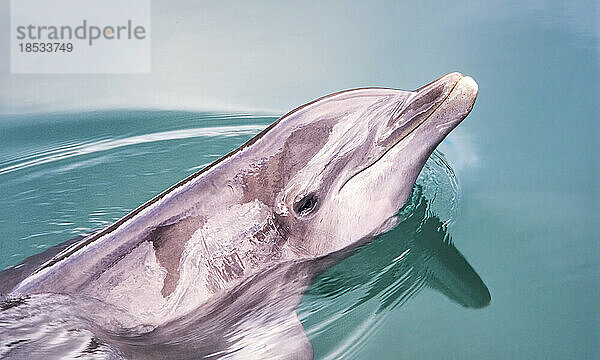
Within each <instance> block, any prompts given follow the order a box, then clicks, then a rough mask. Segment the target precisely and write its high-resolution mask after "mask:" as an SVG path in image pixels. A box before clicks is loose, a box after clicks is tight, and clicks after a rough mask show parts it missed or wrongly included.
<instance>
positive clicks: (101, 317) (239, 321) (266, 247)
mask: <svg viewBox="0 0 600 360" xmlns="http://www.w3.org/2000/svg"><path fill="white" fill-rule="evenodd" d="M476 95H477V85H476V84H475V82H474V81H473V80H472V79H471V78H469V77H465V76H463V75H461V74H458V73H452V74H449V75H446V76H444V77H442V78H440V79H438V80H436V81H434V82H432V83H430V84H428V85H426V86H424V87H422V88H420V89H418V90H415V91H401V90H394V89H381V88H365V89H356V90H349V91H343V92H339V93H335V94H332V95H328V96H325V97H323V98H320V99H317V100H315V101H313V102H311V103H308V104H306V105H303V106H301V107H299V108H297V109H295V110H293V111H292V112H290V113H288V114H286V115H285V116H283V117H282V118H280V119H279V120H278V121H277V122H275V123H274V124H273V125H271V126H270V127H268V128H267V129H265V131H263V132H261V133H260V134H259V135H257V136H256V137H254V138H253V139H251V140H250V141H249V142H248V143H246V144H244V145H243V146H242V147H240V148H239V149H237V150H236V151H234V152H232V153H230V154H228V155H227V156H225V157H224V158H222V159H220V160H218V161H217V162H215V163H213V164H212V165H210V166H209V167H207V168H206V169H204V170H202V171H200V172H198V173H196V174H194V175H192V176H190V177H188V178H186V179H184V180H182V181H181V182H179V183H178V184H176V185H175V186H173V187H172V188H170V189H168V190H167V191H165V192H163V193H162V194H160V195H158V196H157V197H156V198H154V199H152V200H150V201H149V202H147V203H145V204H144V205H142V206H141V207H139V208H138V209H136V210H134V211H133V212H131V213H130V214H128V215H127V216H125V217H124V218H122V219H121V220H119V221H117V222H116V223H114V224H113V225H111V226H109V227H107V228H106V229H102V230H100V231H98V232H96V233H93V234H91V235H89V236H86V237H83V238H81V239H75V240H71V241H68V242H66V243H64V244H61V245H58V246H57V247H55V248H52V249H49V250H48V251H46V252H45V253H42V254H39V255H36V256H34V257H31V258H29V259H27V260H26V261H25V262H24V263H23V264H20V265H17V266H15V267H13V268H9V269H7V270H5V271H4V272H2V273H0V280H1V283H0V292H2V293H3V294H4V295H3V296H4V297H3V301H2V303H1V308H0V309H1V312H0V355H1V356H6V357H13V358H22V357H32V356H34V357H46V358H52V357H55V358H64V357H73V358H75V357H78V358H121V357H124V358H172V359H175V358H184V359H188V358H233V359H235V358H239V359H247V358H289V359H310V358H312V357H313V348H312V345H311V343H310V341H309V340H308V338H307V336H306V334H305V331H304V328H303V326H302V324H301V323H300V321H299V320H298V317H297V315H296V308H297V306H298V304H299V302H300V300H301V297H302V294H303V293H304V292H305V291H306V290H307V289H308V288H309V287H310V285H311V282H312V280H313V278H314V277H315V276H316V275H318V274H320V273H322V272H323V271H324V270H325V269H328V268H329V267H331V266H332V265H334V264H336V263H338V262H340V261H342V259H344V258H345V257H347V256H348V255H349V254H350V253H351V252H352V251H353V249H356V248H357V247H358V246H360V245H362V244H366V243H368V242H370V241H372V240H373V239H374V238H375V237H377V235H379V234H383V233H385V232H388V231H389V230H391V229H393V228H395V230H394V231H393V232H391V233H388V234H387V235H384V236H385V237H387V236H390V234H396V233H398V232H402V231H405V232H406V233H405V234H402V236H399V239H394V240H393V241H398V242H399V243H400V244H401V245H402V246H401V247H406V250H404V252H402V253H401V254H402V255H403V256H400V257H398V256H399V255H400V254H395V256H394V257H393V258H390V257H389V256H388V255H387V254H385V255H383V256H380V257H377V259H375V260H374V259H370V258H369V259H370V260H369V261H363V262H362V263H361V264H360V266H357V267H356V269H358V270H359V272H360V274H354V275H356V276H352V277H344V276H335V277H330V281H327V282H325V283H326V284H328V285H327V286H323V284H324V283H323V277H321V278H319V280H317V283H316V284H315V287H313V289H312V290H311V291H312V292H315V291H316V292H319V291H321V292H322V291H324V290H325V294H330V295H327V296H334V297H335V294H339V293H340V292H344V291H347V290H349V289H352V288H353V287H355V286H358V285H357V284H362V283H366V282H370V281H371V279H369V278H368V277H369V276H370V275H371V274H375V273H377V274H380V275H379V276H377V279H376V281H375V282H374V283H373V287H372V289H371V290H370V291H369V292H368V293H367V295H365V297H364V298H363V299H362V300H361V301H367V300H368V299H369V298H372V297H375V296H378V294H379V293H380V292H381V290H379V289H383V288H386V289H388V286H389V284H393V290H392V291H391V292H389V291H388V292H387V295H385V296H384V297H383V299H382V300H383V301H382V306H384V307H386V306H388V305H393V304H394V303H398V302H399V303H402V301H403V300H402V299H406V298H408V297H409V296H411V294H415V293H416V292H417V291H418V290H419V289H420V288H422V287H424V286H429V287H431V288H435V289H437V290H439V291H441V292H442V293H444V294H446V295H447V296H448V297H450V298H451V299H452V300H454V301H456V302H459V303H460V304H462V305H464V306H470V307H481V306H484V305H486V304H487V303H488V302H489V300H490V296H489V292H488V290H487V288H486V287H485V285H484V284H483V282H482V281H481V279H480V278H479V276H477V274H476V273H475V271H474V270H473V269H472V268H471V267H470V266H469V264H468V263H467V262H466V261H465V260H464V258H463V257H462V256H461V255H460V253H458V251H457V250H456V249H455V248H454V247H453V246H452V245H451V244H450V242H449V240H448V237H447V235H446V233H445V228H444V226H442V225H441V223H440V222H439V220H437V222H436V220H435V219H436V218H434V217H432V218H428V217H427V216H423V213H420V211H421V210H423V209H425V208H426V207H427V205H426V204H427V201H426V199H425V198H422V197H420V196H418V195H417V198H418V199H421V200H419V201H418V206H416V207H415V209H414V211H413V213H412V215H411V216H408V218H406V219H404V221H402V219H401V218H400V217H399V216H398V211H399V209H401V208H402V206H403V205H404V204H405V203H406V201H407V199H409V197H410V196H411V193H412V194H413V196H414V193H413V192H412V190H413V185H414V183H415V180H416V179H417V176H418V175H419V173H420V171H421V169H422V168H423V166H424V164H425V162H426V161H427V159H428V158H429V156H430V155H431V153H432V152H433V151H434V149H435V147H436V146H437V145H438V144H439V143H440V142H441V141H442V140H443V138H444V137H445V136H446V135H447V134H448V133H449V132H450V131H451V130H452V129H453V128H454V127H456V126H457V125H458V124H459V123H460V121H462V120H463V119H464V118H465V117H466V116H467V115H468V113H469V112H470V111H471V109H472V107H473V104H474V102H475V98H476ZM415 189H416V192H417V193H419V191H420V188H419V187H417V188H415ZM411 219H412V220H415V219H420V220H419V225H418V226H417V227H416V228H415V225H416V223H414V222H411ZM398 224H400V226H398ZM394 238H395V236H394ZM402 238H403V239H404V240H402ZM378 244H380V242H379V241H375V242H374V243H373V244H371V245H369V246H366V247H364V248H361V249H360V250H359V251H358V254H357V255H355V256H354V257H351V258H349V259H347V261H352V260H351V259H360V256H358V255H360V254H363V253H364V252H365V251H367V250H366V249H377V248H378V246H379V245H378ZM407 250H409V251H407ZM388 253H389V254H391V252H388ZM398 259H400V260H398ZM383 267H385V269H386V270H383ZM361 269H362V270H363V271H360V270H361ZM369 269H371V270H370V271H369ZM374 269H375V270H377V271H374ZM326 274H331V273H327V272H326V273H325V274H324V275H322V276H327V275H326ZM331 279H332V280H331ZM398 279H400V280H398ZM358 305H360V302H359V303H357V304H355V306H358Z"/></svg>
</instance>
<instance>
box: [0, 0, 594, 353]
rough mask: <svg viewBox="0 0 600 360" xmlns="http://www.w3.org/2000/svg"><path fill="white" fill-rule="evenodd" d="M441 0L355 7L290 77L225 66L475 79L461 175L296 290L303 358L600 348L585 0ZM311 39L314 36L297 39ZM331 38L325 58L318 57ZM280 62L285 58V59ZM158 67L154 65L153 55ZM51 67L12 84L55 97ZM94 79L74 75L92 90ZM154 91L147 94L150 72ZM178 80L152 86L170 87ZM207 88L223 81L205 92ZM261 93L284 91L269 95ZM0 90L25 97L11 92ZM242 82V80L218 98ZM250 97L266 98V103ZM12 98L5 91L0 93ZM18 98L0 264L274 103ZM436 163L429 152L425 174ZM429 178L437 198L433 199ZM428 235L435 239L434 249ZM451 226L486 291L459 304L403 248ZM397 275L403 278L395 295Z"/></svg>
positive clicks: (206, 151)
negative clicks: (130, 107) (479, 1)
mask: <svg viewBox="0 0 600 360" xmlns="http://www.w3.org/2000/svg"><path fill="white" fill-rule="evenodd" d="M440 6H441V7H442V8H443V9H442V10H443V11H442V10H440V9H438V8H436V7H434V6H422V7H420V8H418V9H412V10H411V8H410V7H408V6H406V8H405V9H403V8H402V7H401V6H400V5H396V6H392V7H391V8H384V7H382V6H374V8H375V9H378V10H377V13H376V14H375V13H372V12H370V11H369V10H368V9H363V10H362V11H358V12H356V13H357V14H358V15H356V14H354V12H353V14H354V15H353V16H359V15H361V14H363V15H364V16H367V15H368V16H369V17H368V18H367V19H366V20H365V22H363V23H359V22H353V24H356V26H354V27H350V26H349V27H348V28H353V29H358V30H360V31H362V35H361V36H363V37H362V38H361V37H359V36H358V35H357V34H356V33H355V32H350V34H352V35H353V36H354V38H352V37H351V36H341V35H340V34H338V33H333V35H332V34H331V33H327V32H325V35H323V34H320V35H319V36H318V40H316V43H315V45H314V46H315V47H316V49H318V50H320V51H322V52H323V53H322V54H321V52H317V53H310V54H309V55H310V58H311V59H313V61H316V62H317V65H314V64H313V65H314V66H313V65H311V67H307V68H303V71H302V74H301V75H302V76H301V77H300V75H298V76H297V77H296V78H294V77H291V78H290V77H288V78H287V79H286V74H281V73H280V72H281V71H284V70H285V69H287V68H285V66H284V65H281V66H282V67H281V68H278V67H271V68H270V71H273V72H274V74H278V76H279V77H278V79H280V80H277V81H281V82H282V83H281V84H280V83H276V84H278V85H277V86H276V85H272V86H271V87H269V86H267V85H265V84H269V81H271V84H272V83H273V81H275V80H272V79H270V78H269V76H268V75H269V74H268V73H262V72H258V74H259V75H260V74H262V75H264V79H259V77H258V75H257V77H256V78H249V77H244V74H238V73H235V74H236V75H238V78H241V79H242V80H241V81H242V82H247V83H252V84H255V83H256V84H258V83H259V82H261V81H264V83H261V84H262V85H256V87H257V88H258V89H259V90H260V91H253V92H252V96H249V97H248V98H247V99H248V101H249V102H255V103H256V104H257V107H260V106H259V105H267V106H271V105H277V106H280V107H285V108H286V109H287V108H288V107H289V108H291V107H294V106H296V105H299V104H300V103H301V102H303V101H308V100H310V99H311V98H314V97H317V96H320V95H323V94H324V93H327V92H330V91H335V90H339V89H341V88H347V87H352V86H364V85H382V86H393V87H401V88H417V87H419V86H420V85H422V84H424V83H426V82H428V81H430V80H433V79H434V78H436V77H438V76H440V75H442V74H444V73H447V72H450V71H454V70H458V71H462V72H464V73H466V74H469V75H471V76H473V77H474V78H475V79H476V80H477V82H478V84H479V89H480V92H479V97H478V100H477V103H476V104H475V108H474V110H473V112H472V113H471V114H470V115H469V117H468V118H467V119H466V120H465V122H464V123H463V124H461V125H460V126H459V127H458V128H457V129H456V130H455V131H454V132H453V133H452V134H451V135H450V136H449V137H448V139H447V140H446V141H445V142H444V143H443V144H442V145H441V147H440V150H441V151H442V152H443V154H444V158H445V159H447V161H448V164H449V166H450V168H451V169H453V171H454V173H455V175H448V174H446V175H444V176H438V177H437V178H438V179H441V182H440V183H437V182H435V181H434V182H428V181H427V178H423V177H422V178H421V184H422V186H423V187H422V189H423V191H424V193H425V195H426V196H425V197H424V198H425V199H428V201H430V202H431V206H432V208H431V210H432V211H435V214H428V215H423V214H420V213H419V211H420V210H419V209H421V208H420V207H419V206H416V203H415V204H413V205H415V206H413V207H410V208H409V209H407V211H408V214H407V221H406V222H405V223H403V224H401V225H400V226H399V228H398V229H396V230H394V231H393V232H392V233H390V234H387V235H385V236H384V237H382V238H380V239H378V240H377V241H376V242H374V243H373V244H371V245H368V246H366V247H364V248H361V249H360V250H358V252H357V253H356V254H355V255H354V256H353V257H350V258H348V259H347V260H345V261H344V262H342V263H340V264H339V265H337V266H335V267H334V268H332V269H330V270H328V271H327V272H326V273H325V274H323V275H322V276H321V277H320V278H318V279H317V280H316V283H315V285H314V286H313V288H311V290H310V291H309V292H308V293H307V294H306V295H305V297H304V300H303V303H302V304H301V306H300V309H299V315H300V318H301V320H302V322H303V324H304V326H305V327H306V329H307V332H308V333H309V336H310V339H311V341H312V343H313V345H314V348H315V355H316V357H317V358H335V357H336V356H342V355H343V356H344V358H355V359H397V358H403V359H404V358H406V359H414V358H417V359H441V358H443V359H473V358H475V359H507V358H519V359H595V358H598V357H599V356H600V345H598V344H600V325H599V324H600V311H599V310H598V309H599V308H600V307H599V306H598V305H599V301H598V298H599V296H600V256H599V255H600V252H599V250H600V248H599V245H598V244H599V243H598V234H599V233H600V219H599V215H598V214H599V213H600V201H599V199H600V192H599V183H600V182H599V180H600V179H599V178H600V172H599V168H598V166H599V163H598V155H597V154H598V150H600V149H599V148H598V138H599V137H598V134H599V129H598V114H597V110H598V105H599V101H598V100H599V94H600V93H599V86H598V84H599V80H600V77H599V76H598V75H599V71H598V70H599V69H598V64H599V60H600V56H599V54H600V45H599V38H600V36H599V33H598V29H599V28H600V26H599V25H598V20H597V19H598V16H597V14H598V9H597V5H595V4H593V3H586V4H585V5H584V4H582V5H581V7H580V8H573V7H570V6H567V5H561V4H555V3H551V2H550V3H547V2H540V3H534V4H530V5H528V6H525V5H523V4H512V3H509V2H502V3H497V4H496V5H495V6H494V7H493V8H491V9H488V8H485V7H484V6H483V5H477V6H475V5H469V6H462V5H461V6H458V5H457V6H455V7H453V6H449V5H444V6H442V5H440ZM449 8H451V9H449ZM328 9H329V7H327V9H323V11H329V10H328ZM451 10H452V11H451ZM340 11H342V13H343V14H345V13H344V12H343V11H350V10H348V9H346V10H342V9H340ZM400 14H401V18H402V21H403V23H404V24H408V25H410V28H411V29H412V30H411V31H412V32H410V33H408V35H407V33H406V28H404V27H402V25H401V24H398V23H396V22H393V21H392V20H393V19H391V18H388V16H389V17H394V16H400ZM371 15H373V16H371ZM334 18H335V16H333V14H332V17H331V19H334ZM340 18H342V16H340ZM350 18H351V17H350ZM384 18H385V19H384ZM447 18H451V19H452V20H451V21H450V20H447ZM318 19H319V18H318V17H317V20H318ZM317 20H315V19H311V20H310V21H317ZM273 21H277V20H276V19H275V20H273ZM335 21H337V23H339V22H342V23H343V21H342V20H339V19H338V20H335ZM335 21H334V20H332V22H331V24H332V26H333V25H335V24H336V22H335ZM348 21H350V20H348ZM375 23H382V24H384V26H383V28H378V29H379V30H378V31H377V32H376V31H374V30H373V32H371V33H369V32H368V30H367V27H368V26H367V25H372V24H375ZM400 23H401V22H400ZM157 24H158V25H159V24H160V22H157ZM344 24H345V23H343V24H342V25H344ZM346 25H347V24H346ZM408 25H407V26H408ZM213 26H214V24H213ZM315 28H316V29H318V30H319V31H320V30H322V28H320V27H318V26H317V27H315ZM342 28H344V26H342ZM373 28H375V26H373ZM358 30H349V31H358ZM380 30H381V32H379V31H380ZM306 31H309V30H306ZM315 31H316V30H315ZM417 34H418V35H417ZM313 35H314V34H313ZM240 36H241V35H240ZM304 37H308V38H310V33H298V34H296V36H295V37H294V39H296V40H298V39H300V40H299V41H302V39H303V38H304ZM365 37H366V38H369V37H370V38H371V40H370V41H369V44H370V45H364V43H362V42H361V39H363V40H364V39H365ZM315 38H316V35H315ZM342 39H343V40H342ZM352 39H354V40H352ZM226 40H227V38H225V39H224V41H226ZM361 46H367V47H368V46H372V47H368V48H367V49H366V50H364V48H363V47H361ZM330 47H331V52H332V53H333V54H337V55H326V54H327V51H326V50H327V49H329V48H330ZM373 47H374V48H373ZM375 50H377V51H375ZM186 51H187V50H186ZM212 51H218V49H212ZM161 54H162V53H159V54H158V56H157V59H158V60H157V61H161V58H160V56H161ZM251 54H253V53H251ZM364 54H374V55H373V56H370V55H369V56H366V55H364ZM172 56H175V55H172ZM257 56H258V55H257ZM257 58H259V57H257ZM276 59H277V60H279V61H280V63H281V61H282V58H281V57H280V55H277V56H276ZM314 59H316V60H314ZM349 59H353V60H352V61H351V60H349ZM163 60H164V59H163ZM301 60H302V59H298V62H302V63H303V64H306V62H303V61H301ZM287 61H292V60H289V59H288V60H287ZM252 64H254V63H252ZM213 65H214V64H213ZM307 66H308V65H307ZM355 67H357V68H360V69H358V70H357V68H355ZM153 71H156V73H160V71H161V68H160V67H155V70H153ZM240 71H241V70H240ZM288 71H291V70H288ZM248 73H251V72H248ZM48 79H50V78H40V79H39V80H35V79H33V78H30V77H28V78H17V77H10V78H9V79H8V81H10V84H11V85H10V88H11V89H13V88H14V89H16V90H18V89H21V88H27V86H32V87H36V88H37V86H38V85H39V89H41V90H39V94H42V95H43V94H44V90H43V89H44V87H45V86H47V85H48V84H50V83H51V84H52V94H53V97H51V99H54V100H56V99H58V98H60V100H64V99H63V98H61V97H60V96H59V95H57V94H58V93H59V92H57V91H56V90H55V89H54V86H55V84H56V83H55V82H54V81H49V80H48ZM298 79H301V81H298ZM211 80H215V81H218V82H221V81H223V80H224V79H222V78H215V79H211ZM313 80H314V81H313ZM60 81H62V80H60ZM69 81H73V79H71V80H69ZM128 81H132V82H135V81H138V80H132V79H129V80H128ZM139 81H141V80H139ZM144 81H145V80H144ZM190 81H194V80H190ZM101 82H102V81H101V80H98V79H91V80H89V82H87V81H86V82H82V83H85V84H87V85H86V88H90V87H91V88H94V87H98V88H100V87H101V86H104V85H102V84H100V83H101ZM223 82H225V81H223ZM38 83H39V84H38ZM6 84H9V82H6ZM59 84H61V85H64V84H63V83H60V82H59ZM136 84H137V85H139V83H136ZM228 84H230V86H229V87H228V88H227V89H228V91H234V90H232V88H235V87H236V85H235V84H236V83H233V84H232V83H228ZM142 85H143V86H141V87H140V86H138V89H140V88H141V89H150V88H152V85H153V83H151V82H149V83H142ZM110 86H111V91H113V92H114V91H117V90H115V88H114V87H112V86H113V85H110ZM298 88H301V89H309V90H310V93H308V92H300V90H298ZM153 89H155V90H147V93H150V92H152V91H160V89H161V88H158V87H155V88H153ZM16 90H15V91H16ZM129 90H131V89H129ZM129 90H127V91H129ZM171 90H172V89H171V88H169V86H167V87H165V88H164V91H165V93H167V92H169V91H171ZM286 90H288V91H286ZM65 91H67V92H70V91H72V90H68V89H67V90H65ZM307 91H308V90H307ZM141 92H142V93H143V92H144V91H143V90H142V91H141ZM125 93H126V90H123V94H125ZM118 94H119V93H118V91H117V95H118ZM215 94H217V95H214V96H215V97H219V95H218V94H219V92H218V91H217V90H215ZM221 94H222V93H221ZM228 94H229V93H228ZM273 94H278V95H281V96H283V97H285V96H289V97H287V98H285V99H286V100H285V101H284V100H281V101H280V102H279V103H277V97H276V96H274V95H273ZM286 94H293V95H286ZM3 95H4V97H3V98H4V99H9V100H10V101H12V102H17V101H19V100H18V96H16V95H15V96H13V95H10V97H9V96H8V95H5V94H4V93H3ZM244 95H247V94H246V93H244V92H242V91H240V92H239V93H237V92H235V91H234V93H232V94H230V95H228V96H231V97H235V96H240V97H242V96H244ZM69 96H73V94H70V95H69ZM259 96H262V97H266V98H268V101H267V100H265V102H263V103H260V104H259V102H260V100H259ZM41 97H42V96H41V95H40V98H41ZM90 98H91V97H90ZM123 98H125V99H126V96H123ZM135 99H136V100H139V99H138V98H137V97H135ZM228 100H230V99H229V98H227V99H225V100H224V101H228ZM10 101H8V100H7V101H6V102H3V106H6V107H7V108H8V105H9V102H10ZM28 101H29V102H25V103H22V104H21V103H20V104H17V105H19V106H14V107H15V108H18V107H21V108H24V109H26V110H27V111H33V113H31V114H24V115H23V114H22V115H18V114H17V115H15V114H8V113H6V114H4V115H0V199H2V201H1V202H0V229H1V230H2V238H1V239H0V268H5V267H7V266H10V265H14V264H17V263H18V262H19V261H21V260H23V259H24V258H25V257H27V256H29V255H32V254H35V253H38V252H40V251H42V250H43V249H46V248H47V247H49V246H51V245H54V244H57V243H59V242H61V241H64V240H66V239H69V238H71V237H73V236H75V235H77V234H81V233H85V232H87V231H90V230H93V229H96V228H98V227H102V226H105V225H107V224H109V223H111V222H112V221H114V220H116V219H118V218H119V217H121V216H123V215H124V214H126V213H127V212H129V211H130V210H131V209H133V208H134V207H136V206H138V205H139V204H141V203H142V202H144V201H145V200H147V199H149V198H151V197H153V196H154V195H156V194H157V193H159V192H160V191H162V190H164V189H165V188H167V187H169V186H170V185H172V184H174V183H175V182H177V181H178V180H180V179H182V178H183V177H185V176H186V175H188V174H190V173H192V172H195V171H197V170H198V169H200V168H202V167H203V166H204V165H205V164H208V163H210V162H212V161H214V160H216V159H217V158H219V157H220V156H222V155H223V154H225V153H227V152H228V151H230V150H232V149H234V148H236V147H237V146H239V145H240V144H242V143H243V142H244V141H245V140H247V139H248V138H250V137H251V136H252V135H253V134H255V133H257V132H258V131H259V130H260V129H261V128H263V127H264V126H266V125H267V124H269V123H270V122H272V121H274V120H275V118H276V116H266V115H257V114H256V113H251V114H239V113H213V112H189V111H185V112H184V111H125V110H112V111H106V110H103V111H88V110H87V107H88V106H87V105H89V104H90V103H89V101H88V103H84V106H82V109H80V110H81V111H73V112H51V113H48V112H39V111H37V112H36V111H34V110H35V106H34V105H35V103H36V99H35V98H34V99H33V100H32V99H29V100H28ZM40 101H41V100H40ZM90 101H91V100H90ZM30 103H31V104H30ZM10 105H11V106H13V105H15V104H14V103H10ZM29 105H31V108H32V109H34V110H29V108H28V106H29ZM135 105H137V104H135ZM163 107H165V106H163ZM172 108H173V109H178V107H177V106H173V107H172ZM432 166H434V165H432ZM444 169H446V168H445V167H444V166H438V167H435V166H434V169H433V170H431V171H433V173H436V171H437V172H442V173H443V171H444ZM427 174H431V172H430V173H425V175H427ZM442 175H443V174H442ZM455 181H456V184H453V182H455ZM436 191H437V192H436ZM432 194H437V195H435V200H433V195H432ZM410 215H412V216H413V217H412V218H411V216H410ZM411 219H412V220H415V219H416V220H419V219H429V221H433V223H434V224H433V225H436V224H438V223H439V224H442V223H444V224H446V226H445V227H444V228H443V231H441V232H440V231H437V230H436V229H438V227H439V224H438V225H436V226H433V225H432V226H433V228H431V229H430V228H428V227H423V226H422V224H421V222H420V221H412V222H411ZM435 219H438V220H439V221H438V223H435V221H436V220H435ZM436 239H437V240H436ZM444 239H446V240H444ZM427 240H431V241H434V240H435V241H437V242H436V243H435V244H437V245H435V244H434V245H431V244H430V246H429V247H427V246H426V244H425V243H424V242H425V241H427ZM419 241H420V242H419ZM444 241H445V242H446V243H449V242H451V243H452V248H455V249H456V251H458V252H460V254H462V256H464V258H465V259H466V260H467V261H468V263H469V264H470V266H472V268H473V269H474V270H475V271H476V272H477V274H479V276H480V277H481V279H482V280H483V282H484V283H485V285H486V286H487V288H488V289H489V292H490V294H491V302H490V304H489V305H488V306H485V307H482V308H481V307H476V308H473V307H466V306H465V304H461V302H460V301H459V299H458V298H456V297H452V296H448V294H447V293H444V291H440V289H439V288H436V287H435V286H432V284H431V283H427V282H424V281H422V280H423V279H424V278H425V277H424V275H423V271H426V270H424V269H426V268H427V266H425V265H426V264H427V263H426V261H425V260H424V259H422V258H419V257H411V256H412V255H410V254H415V253H416V254H418V253H419V252H418V251H421V253H423V254H428V252H430V251H431V250H419V249H422V248H424V247H425V248H426V249H448V248H445V247H444V246H443V245H439V244H440V242H442V243H444ZM419 246H421V247H419ZM436 246H437V247H436ZM452 248H450V250H448V251H450V252H453V251H454V250H452ZM411 249H412V253H411V251H409V252H408V253H406V255H404V256H401V255H402V254H405V252H406V251H407V250H411ZM436 251H437V250H436ZM440 251H442V252H443V251H445V250H440ZM391 255H394V256H393V257H392V256H391ZM409 255H410V256H409ZM426 258H428V257H426ZM442 258H444V259H447V257H443V256H442ZM424 264H425V265H424ZM411 272H414V273H416V274H418V275H417V276H416V277H415V279H412V280H411V279H406V278H404V277H405V276H408V275H407V274H410V273H411ZM386 281H387V282H386ZM402 286H405V288H402ZM370 289H374V290H370ZM393 289H398V290H397V291H396V292H393V291H392V292H391V293H390V291H391V290H393ZM388 290H389V291H388ZM369 291H371V293H372V296H369V295H368V294H369ZM365 294H367V295H365ZM361 299H362V300H361ZM357 304H360V305H357Z"/></svg>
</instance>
